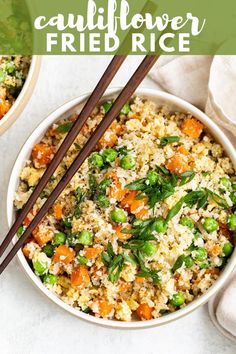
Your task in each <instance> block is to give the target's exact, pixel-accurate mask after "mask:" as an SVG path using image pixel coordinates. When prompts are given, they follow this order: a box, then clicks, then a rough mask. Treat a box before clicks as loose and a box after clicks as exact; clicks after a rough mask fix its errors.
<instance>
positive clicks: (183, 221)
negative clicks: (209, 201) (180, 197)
mask: <svg viewBox="0 0 236 354" xmlns="http://www.w3.org/2000/svg"><path fill="white" fill-rule="evenodd" d="M179 223H180V225H183V226H186V227H188V228H189V229H190V230H192V229H193V228H194V221H193V219H191V218H189V217H188V216H184V217H183V218H181V220H180V222H179Z"/></svg>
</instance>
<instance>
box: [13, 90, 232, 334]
mask: <svg viewBox="0 0 236 354" xmlns="http://www.w3.org/2000/svg"><path fill="white" fill-rule="evenodd" d="M120 90H121V89H120V88H119V89H113V90H109V91H108V93H107V95H106V96H105V97H104V99H106V100H107V99H111V98H114V97H115V96H116V95H117V94H118V92H119V91H120ZM136 93H137V94H138V95H140V96H141V97H144V98H149V99H150V100H152V101H154V102H156V103H157V104H158V105H160V106H162V105H168V106H169V108H170V109H171V110H173V111H176V110H179V111H181V112H188V113H191V114H192V115H193V116H195V117H196V118H197V119H199V120H200V121H201V122H202V123H203V124H204V125H205V126H206V127H207V128H208V129H209V131H210V132H211V133H212V135H213V136H214V137H215V139H216V140H217V141H219V142H220V143H221V145H222V146H223V147H224V149H225V151H226V153H227V155H228V156H229V157H230V158H231V160H232V162H233V164H234V166H235V168H236V153H235V149H234V148H233V146H232V144H231V143H230V141H229V140H228V138H227V137H226V136H225V134H224V133H223V132H222V131H221V129H220V128H219V127H218V126H217V125H216V124H215V123H214V122H213V121H212V120H211V119H210V118H208V117H207V116H206V115H205V114H204V113H203V112H201V111H200V110H199V109H197V108H196V107H194V106H192V105H191V104H189V103H187V102H185V101H184V100H182V99H180V98H177V97H175V96H172V95H170V94H167V93H164V92H160V91H157V90H153V89H139V90H137V92H136ZM88 96H89V95H88V94H86V95H83V96H80V97H78V98H76V99H74V100H72V101H70V102H68V103H66V104H64V105H63V106H61V107H59V108H58V109H57V110H56V111H55V112H53V113H52V114H50V115H49V116H48V117H47V118H46V119H45V120H44V121H43V122H42V123H41V124H40V125H39V126H38V127H37V128H36V129H35V131H34V132H33V133H32V134H31V135H30V137H29V138H28V140H27V141H26V143H25V144H24V146H23V148H22V149H21V151H20V153H19V155H18V158H17V160H16V162H15V165H14V167H13V170H12V174H11V178H10V181H9V187H8V194H7V220H8V224H9V226H10V225H12V223H13V220H14V218H15V213H14V207H13V200H14V193H15V191H16V189H17V186H18V183H19V175H20V171H21V170H22V168H23V167H24V165H25V161H26V160H27V159H29V157H30V153H31V150H32V147H33V145H34V144H35V143H36V142H39V141H40V139H41V138H42V137H43V135H44V133H45V132H46V131H47V129H48V127H49V126H50V125H52V124H53V123H54V122H56V121H58V120H59V119H61V118H67V117H69V116H71V114H72V112H73V113H74V112H77V113H78V112H79V111H80V109H81V106H82V105H83V103H84V102H85V101H86V99H87V98H88ZM14 242H16V239H15V240H14ZM18 259H19V261H20V264H21V265H22V267H23V269H24V271H25V272H26V274H27V275H28V277H29V278H30V279H31V281H32V282H33V283H34V285H36V286H37V287H38V288H39V289H40V290H41V291H42V293H43V294H44V295H46V296H47V297H48V298H49V299H51V300H52V301H53V302H55V303H56V304H57V305H59V306H60V307H61V308H64V309H65V310H66V311H68V312H70V313H71V314H73V315H75V316H77V317H79V318H81V319H84V320H87V321H89V322H92V323H94V324H99V325H102V326H107V327H114V328H124V329H134V328H135V329H138V328H147V327H154V326H159V325H163V324H166V323H168V322H171V321H173V320H177V319H179V318H181V317H183V316H184V315H187V314H188V313H190V312H192V311H193V310H195V309H196V308H197V307H199V306H200V305H202V304H204V303H206V302H207V301H208V300H209V298H210V297H211V296H212V295H214V294H215V293H216V292H217V291H218V290H219V289H220V288H221V287H222V285H223V284H224V283H225V281H226V280H227V279H228V277H229V275H230V274H231V272H232V270H233V269H234V267H235V266H236V249H235V251H234V253H233V255H232V256H231V258H230V260H229V262H228V264H227V266H226V268H225V269H224V270H223V272H222V273H221V275H220V277H219V278H218V280H217V281H216V282H215V284H214V285H213V286H212V287H211V288H210V289H209V290H208V291H207V292H206V293H205V294H204V295H202V296H201V297H199V298H197V299H195V300H194V301H193V302H191V303H190V304H188V305H187V306H186V307H184V308H182V309H180V310H178V311H176V312H173V313H170V314H167V315H165V316H163V317H160V318H157V319H153V320H149V321H133V322H118V321H114V320H107V319H102V318H97V317H93V316H91V315H88V314H85V313H83V312H81V311H79V310H77V309H76V308H73V307H71V306H69V305H67V304H66V303H64V302H63V301H62V300H60V299H59V298H58V297H57V296H56V295H54V294H53V293H52V292H50V291H49V290H48V289H47V288H46V287H45V286H44V285H43V284H42V282H41V281H40V279H39V278H38V277H37V276H36V275H35V274H34V272H33V271H32V270H31V268H30V266H29V265H28V263H27V261H26V259H25V257H24V255H23V253H22V251H19V252H18Z"/></svg>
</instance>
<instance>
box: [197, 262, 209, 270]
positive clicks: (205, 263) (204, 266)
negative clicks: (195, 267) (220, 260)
mask: <svg viewBox="0 0 236 354" xmlns="http://www.w3.org/2000/svg"><path fill="white" fill-rule="evenodd" d="M199 267H200V268H201V269H207V268H209V264H208V263H207V262H202V263H200V264H199Z"/></svg>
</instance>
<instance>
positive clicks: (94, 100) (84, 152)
mask: <svg viewBox="0 0 236 354" xmlns="http://www.w3.org/2000/svg"><path fill="white" fill-rule="evenodd" d="M125 59H126V56H123V55H119V56H114V58H113V59H112V61H111V63H110V64H109V65H108V67H107V69H106V71H105V72H104V74H103V76H102V78H101V79H100V81H99V83H98V84H97V86H96V87H95V89H94V91H93V93H92V94H91V96H90V97H89V99H88V101H87V102H86V104H85V106H84V107H83V109H82V111H81V113H80V115H79V118H78V119H77V120H76V122H75V123H74V125H73V127H72V128H71V130H70V132H69V133H68V134H67V136H66V138H65V140H64V141H63V143H62V144H61V146H60V148H59V149H58V151H57V153H56V154H55V156H54V158H53V160H52V161H51V163H50V165H49V166H48V168H47V170H46V171H45V173H44V175H43V176H42V178H41V180H40V181H39V183H38V185H37V186H36V188H35V190H34V192H33V193H32V194H31V196H30V198H29V200H28V201H27V203H26V204H25V206H24V208H23V209H22V211H21V213H20V215H19V216H18V217H17V219H16V221H15V222H14V224H13V225H12V227H11V229H10V230H9V232H8V234H7V235H6V237H5V239H4V240H3V242H2V244H1V246H0V257H1V256H2V255H3V254H4V252H5V251H6V249H7V247H8V246H9V244H10V242H11V240H12V239H13V237H14V236H15V234H16V232H17V230H18V229H19V227H20V226H21V225H22V223H23V221H24V219H25V218H26V216H27V215H28V213H29V212H30V211H31V209H32V208H33V206H34V204H35V203H36V201H37V199H38V197H39V195H40V193H41V192H42V191H43V189H44V188H45V186H46V185H47V183H48V181H49V179H50V177H51V176H52V175H53V173H54V172H55V170H56V169H57V167H58V166H59V164H60V162H61V161H62V159H63V158H64V156H65V154H66V152H67V151H68V150H69V148H70V146H71V145H72V144H73V142H74V140H75V139H76V137H77V135H78V134H79V132H80V130H81V129H82V127H83V125H84V124H85V122H86V121H87V119H88V117H89V116H90V115H91V113H92V111H93V110H94V108H95V107H96V106H97V104H98V102H99V100H100V99H101V98H102V96H103V94H104V92H105V91H106V89H107V88H108V86H109V84H110V83H111V81H112V79H113V78H114V76H115V75H116V73H117V72H118V70H119V68H120V67H121V65H122V63H123V62H124V61H125ZM157 59H158V56H157V55H150V56H146V57H145V58H144V60H143V61H142V62H141V64H140V65H139V67H138V69H137V70H136V71H135V73H134V74H133V76H132V77H131V79H130V80H129V81H128V83H127V84H126V86H125V87H124V89H123V90H122V91H121V93H120V94H119V96H118V97H117V98H116V100H115V102H114V104H113V105H112V107H111V109H110V110H109V112H108V113H107V114H106V115H105V117H104V119H103V120H102V121H101V123H100V124H99V125H98V126H97V128H96V130H95V131H94V132H93V133H92V135H91V136H90V138H89V139H88V141H87V143H86V144H85V145H84V147H83V148H82V149H81V150H80V152H79V154H78V156H77V157H76V158H75V160H74V162H73V163H72V165H71V166H70V167H69V169H68V170H67V172H66V173H65V174H64V176H63V177H62V179H61V180H60V182H59V183H58V185H57V186H56V188H55V189H54V190H53V191H52V193H51V194H50V196H49V197H48V199H47V201H46V202H45V203H44V205H43V206H42V208H41V209H40V210H39V212H38V214H37V215H36V216H35V217H34V219H33V220H32V221H31V223H30V225H29V226H28V227H27V229H26V230H25V232H24V233H23V235H22V236H21V237H20V239H19V240H18V241H17V242H16V244H15V245H14V246H13V248H12V249H11V250H10V252H9V253H8V254H7V256H6V257H5V259H4V260H3V261H2V263H1V264H0V274H1V273H2V272H3V271H4V269H5V268H6V267H7V266H8V264H9V263H10V262H11V260H12V259H13V258H14V256H15V255H16V253H17V252H18V251H19V250H20V248H21V247H22V246H23V245H24V243H25V241H26V240H27V239H28V238H29V237H30V235H31V233H32V231H33V230H34V229H35V228H36V227H37V225H38V224H39V223H40V221H41V220H42V219H43V218H44V217H45V215H46V214H47V212H48V210H49V209H50V208H51V207H52V206H53V204H54V203H55V201H56V200H57V198H58V197H59V195H60V194H61V192H62V191H63V190H64V189H65V187H66V185H67V184H68V183H69V181H70V180H71V179H72V177H73V176H74V175H75V173H76V172H77V171H78V169H79V168H80V166H81V165H82V163H83V162H84V161H85V159H86V158H87V157H88V156H89V155H90V153H91V152H92V151H93V149H94V148H95V146H96V144H97V143H98V141H99V140H100V139H101V137H102V136H103V135H104V133H105V132H106V130H107V129H108V128H109V126H110V125H111V123H112V121H113V120H114V119H115V118H116V117H117V116H118V115H119V113H120V111H121V109H122V107H123V106H124V104H125V103H126V102H127V101H128V100H129V99H130V97H131V96H132V95H133V93H134V92H135V90H136V89H137V87H138V86H139V84H140V83H141V82H142V81H143V79H144V78H145V76H146V75H147V74H148V72H149V71H150V69H151V68H152V67H153V65H154V64H155V62H156V61H157Z"/></svg>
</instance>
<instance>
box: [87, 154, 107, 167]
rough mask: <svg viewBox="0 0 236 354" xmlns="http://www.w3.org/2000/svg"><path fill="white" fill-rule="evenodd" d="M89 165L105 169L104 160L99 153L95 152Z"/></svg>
mask: <svg viewBox="0 0 236 354" xmlns="http://www.w3.org/2000/svg"><path fill="white" fill-rule="evenodd" d="M89 163H90V165H92V166H94V167H97V168H101V167H103V164H104V162H103V158H102V156H101V155H100V154H98V153H97V152H95V153H94V154H92V155H91V156H90V158H89Z"/></svg>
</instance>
